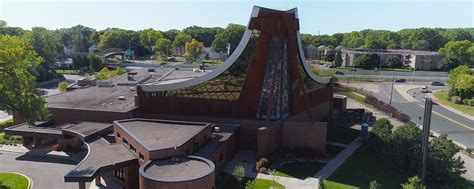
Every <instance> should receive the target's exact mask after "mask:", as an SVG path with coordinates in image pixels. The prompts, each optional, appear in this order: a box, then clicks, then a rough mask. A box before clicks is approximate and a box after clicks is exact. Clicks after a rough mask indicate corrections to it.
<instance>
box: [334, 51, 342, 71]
mask: <svg viewBox="0 0 474 189" xmlns="http://www.w3.org/2000/svg"><path fill="white" fill-rule="evenodd" d="M334 66H336V67H341V66H342V55H341V51H340V50H337V51H336V56H335V57H334Z"/></svg>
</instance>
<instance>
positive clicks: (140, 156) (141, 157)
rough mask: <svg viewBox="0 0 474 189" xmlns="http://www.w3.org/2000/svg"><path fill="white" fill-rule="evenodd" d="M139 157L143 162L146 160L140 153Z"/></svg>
mask: <svg viewBox="0 0 474 189" xmlns="http://www.w3.org/2000/svg"><path fill="white" fill-rule="evenodd" d="M138 157H139V158H140V159H141V160H142V161H144V160H145V156H143V154H142V153H138Z"/></svg>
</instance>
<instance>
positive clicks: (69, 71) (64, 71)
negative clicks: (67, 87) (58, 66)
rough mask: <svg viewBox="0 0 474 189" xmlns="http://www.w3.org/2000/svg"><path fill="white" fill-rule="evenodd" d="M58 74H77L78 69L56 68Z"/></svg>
mask: <svg viewBox="0 0 474 189" xmlns="http://www.w3.org/2000/svg"><path fill="white" fill-rule="evenodd" d="M56 73H58V74H69V75H77V74H79V70H56Z"/></svg>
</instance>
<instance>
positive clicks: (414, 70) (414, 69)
mask: <svg viewBox="0 0 474 189" xmlns="http://www.w3.org/2000/svg"><path fill="white" fill-rule="evenodd" d="M415 72H416V67H414V68H413V81H415Z"/></svg>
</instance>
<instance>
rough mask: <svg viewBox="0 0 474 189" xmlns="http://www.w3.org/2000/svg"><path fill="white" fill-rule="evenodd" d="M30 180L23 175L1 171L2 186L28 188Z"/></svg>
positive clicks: (17, 188)
mask: <svg viewBox="0 0 474 189" xmlns="http://www.w3.org/2000/svg"><path fill="white" fill-rule="evenodd" d="M29 182H30V181H29V180H28V178H26V177H24V176H22V175H19V174H16V173H4V172H0V188H4V187H6V188H9V189H27V188H28V185H29Z"/></svg>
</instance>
